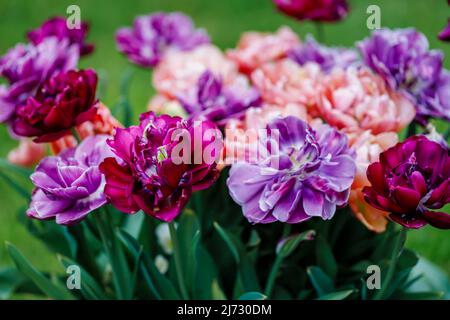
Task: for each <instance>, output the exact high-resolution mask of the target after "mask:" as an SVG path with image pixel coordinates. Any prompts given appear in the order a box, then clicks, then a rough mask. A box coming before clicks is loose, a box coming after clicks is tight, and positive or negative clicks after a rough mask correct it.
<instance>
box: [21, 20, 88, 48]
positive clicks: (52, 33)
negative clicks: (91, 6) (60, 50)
mask: <svg viewBox="0 0 450 320" xmlns="http://www.w3.org/2000/svg"><path fill="white" fill-rule="evenodd" d="M88 31H89V25H88V24H87V23H85V22H81V23H80V26H79V28H73V29H69V28H68V27H67V19H66V18H63V17H54V18H51V19H48V20H46V21H45V22H44V23H43V24H42V25H41V26H40V27H39V28H37V29H35V30H32V31H30V32H28V34H27V37H28V39H29V40H30V41H31V42H32V43H33V44H35V45H37V44H39V43H41V42H42V41H44V40H45V39H47V38H49V37H56V38H57V39H58V40H59V41H61V40H64V39H67V40H68V42H69V44H70V45H72V44H75V45H76V46H77V47H78V49H79V52H80V55H82V56H84V55H87V54H90V53H91V52H92V51H93V50H94V45H93V44H90V43H89V44H88V43H85V40H86V39H85V38H86V36H87V33H88Z"/></svg>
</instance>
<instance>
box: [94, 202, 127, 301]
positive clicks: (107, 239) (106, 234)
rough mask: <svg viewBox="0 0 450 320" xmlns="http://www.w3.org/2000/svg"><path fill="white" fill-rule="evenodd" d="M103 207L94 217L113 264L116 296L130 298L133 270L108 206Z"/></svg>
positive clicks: (120, 298) (122, 298) (121, 298)
mask: <svg viewBox="0 0 450 320" xmlns="http://www.w3.org/2000/svg"><path fill="white" fill-rule="evenodd" d="M103 209H104V210H100V211H98V212H95V213H94V215H93V217H95V218H96V222H97V228H98V230H99V233H100V237H101V239H102V242H103V246H104V249H105V251H106V255H107V256H108V260H109V263H110V264H111V269H112V277H113V284H114V289H115V293H116V297H117V299H119V300H129V299H131V298H132V297H133V290H132V285H131V283H132V275H131V271H130V268H129V266H128V262H127V260H126V257H125V253H124V251H123V248H122V246H121V242H120V240H119V238H118V235H117V233H116V232H114V230H113V227H112V225H111V217H110V215H109V212H108V210H107V207H103Z"/></svg>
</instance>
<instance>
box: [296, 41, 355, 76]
mask: <svg viewBox="0 0 450 320" xmlns="http://www.w3.org/2000/svg"><path fill="white" fill-rule="evenodd" d="M289 57H290V58H291V59H293V60H294V61H295V62H297V63H298V64H300V65H304V64H306V63H307V62H315V63H317V64H319V65H320V67H321V68H322V70H323V71H325V72H329V71H331V70H332V69H333V68H335V67H337V68H343V69H346V68H347V67H349V66H351V65H353V64H355V63H356V62H357V61H358V60H359V57H358V53H357V52H356V51H355V50H353V49H347V48H333V47H326V46H323V45H321V44H319V43H317V42H316V40H314V38H313V37H312V36H310V35H309V36H308V37H307V39H306V41H305V42H303V43H301V44H300V45H298V46H297V47H296V48H295V49H293V50H292V51H291V52H290V53H289Z"/></svg>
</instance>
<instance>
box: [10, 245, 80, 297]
mask: <svg viewBox="0 0 450 320" xmlns="http://www.w3.org/2000/svg"><path fill="white" fill-rule="evenodd" d="M6 249H7V250H8V253H9V256H10V257H11V259H12V260H13V262H14V264H15V265H16V267H17V269H18V270H19V271H20V272H21V273H22V274H23V275H24V276H25V277H27V278H29V279H30V280H31V281H32V282H33V283H34V284H35V285H36V286H37V287H38V288H39V289H40V290H42V292H43V293H45V294H46V295H47V296H48V297H50V298H52V299H56V300H72V299H74V296H73V295H72V294H71V293H70V291H69V290H68V289H66V288H64V287H63V286H62V285H61V284H56V283H53V282H51V281H50V280H49V279H48V278H47V277H45V276H44V275H43V274H42V273H40V272H39V271H38V270H37V269H36V268H35V267H34V266H33V265H31V264H30V262H29V261H28V260H27V259H26V258H25V257H24V256H23V255H22V254H21V253H20V252H19V251H18V250H17V249H16V248H15V247H14V246H13V245H12V244H10V243H7V244H6Z"/></svg>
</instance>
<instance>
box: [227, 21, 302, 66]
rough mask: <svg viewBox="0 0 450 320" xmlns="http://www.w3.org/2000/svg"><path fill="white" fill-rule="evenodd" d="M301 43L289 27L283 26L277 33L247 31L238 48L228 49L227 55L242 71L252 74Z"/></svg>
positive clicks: (285, 54)
mask: <svg viewBox="0 0 450 320" xmlns="http://www.w3.org/2000/svg"><path fill="white" fill-rule="evenodd" d="M299 43H300V40H299V38H298V37H297V35H296V34H295V33H294V32H293V31H292V30H291V29H290V28H289V27H281V28H279V29H278V30H277V32H275V33H262V32H246V33H244V34H243V35H242V37H241V39H240V40H239V43H238V45H237V48H236V49H232V50H228V51H227V56H228V58H230V59H231V60H233V61H235V62H236V63H237V64H238V65H239V70H240V71H241V72H244V73H247V74H250V73H251V72H252V71H253V70H255V69H256V68H259V67H260V66H261V65H262V64H264V63H266V62H270V61H276V60H279V59H282V58H285V57H286V56H287V54H288V52H289V51H290V50H291V49H293V48H294V47H295V46H296V45H298V44H299Z"/></svg>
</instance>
